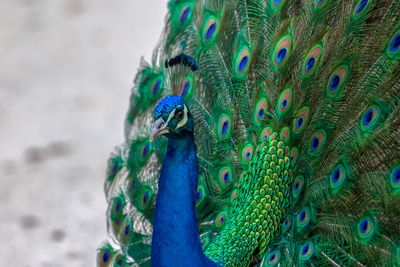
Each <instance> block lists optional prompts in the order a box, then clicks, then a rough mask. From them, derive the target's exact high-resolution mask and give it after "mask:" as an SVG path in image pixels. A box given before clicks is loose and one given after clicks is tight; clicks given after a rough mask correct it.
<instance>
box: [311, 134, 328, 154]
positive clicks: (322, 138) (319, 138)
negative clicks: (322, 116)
mask: <svg viewBox="0 0 400 267" xmlns="http://www.w3.org/2000/svg"><path fill="white" fill-rule="evenodd" d="M325 142H326V133H325V131H324V130H319V131H317V132H315V133H314V134H313V135H312V136H311V139H310V146H309V151H310V152H311V153H316V152H319V151H320V149H321V148H322V147H323V146H324V145H325Z"/></svg>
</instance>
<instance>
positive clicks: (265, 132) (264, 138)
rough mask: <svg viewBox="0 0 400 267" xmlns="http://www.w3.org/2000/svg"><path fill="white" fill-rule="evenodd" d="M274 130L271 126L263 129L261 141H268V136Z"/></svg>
mask: <svg viewBox="0 0 400 267" xmlns="http://www.w3.org/2000/svg"><path fill="white" fill-rule="evenodd" d="M272 132H273V131H272V128H271V127H269V126H267V127H265V128H264V129H263V130H262V132H261V135H260V141H261V142H262V141H267V140H268V138H269V137H270V136H271V134H272Z"/></svg>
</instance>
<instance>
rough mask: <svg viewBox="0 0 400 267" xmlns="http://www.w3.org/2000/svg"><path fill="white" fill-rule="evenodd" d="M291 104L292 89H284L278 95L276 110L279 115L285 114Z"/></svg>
mask: <svg viewBox="0 0 400 267" xmlns="http://www.w3.org/2000/svg"><path fill="white" fill-rule="evenodd" d="M291 105H292V89H286V90H285V91H283V92H282V94H281V96H280V97H279V102H278V111H279V113H280V114H281V115H283V114H285V113H286V112H287V111H288V110H289V108H290V106H291Z"/></svg>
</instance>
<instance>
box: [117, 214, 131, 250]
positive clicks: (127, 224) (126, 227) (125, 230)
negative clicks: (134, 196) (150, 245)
mask: <svg viewBox="0 0 400 267" xmlns="http://www.w3.org/2000/svg"><path fill="white" fill-rule="evenodd" d="M131 236H132V220H131V219H130V218H129V217H126V218H125V219H124V221H123V223H122V227H121V229H120V233H119V239H120V240H121V242H122V243H123V244H127V243H128V242H129V239H130V237H131Z"/></svg>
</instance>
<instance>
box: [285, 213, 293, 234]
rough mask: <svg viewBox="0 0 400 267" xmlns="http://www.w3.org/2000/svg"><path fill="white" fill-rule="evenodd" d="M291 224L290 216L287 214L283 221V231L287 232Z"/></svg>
mask: <svg viewBox="0 0 400 267" xmlns="http://www.w3.org/2000/svg"><path fill="white" fill-rule="evenodd" d="M291 226H292V216H290V215H289V216H287V217H286V219H285V221H283V231H284V232H287V231H288V230H289V229H290V227H291Z"/></svg>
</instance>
